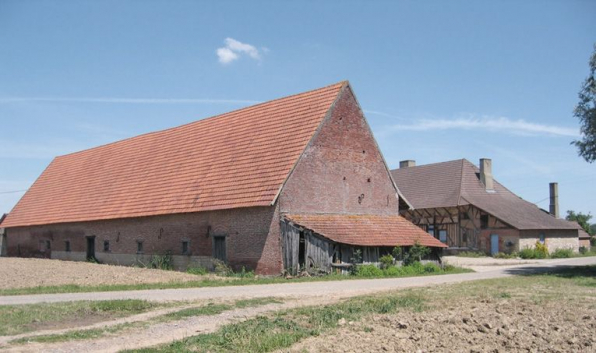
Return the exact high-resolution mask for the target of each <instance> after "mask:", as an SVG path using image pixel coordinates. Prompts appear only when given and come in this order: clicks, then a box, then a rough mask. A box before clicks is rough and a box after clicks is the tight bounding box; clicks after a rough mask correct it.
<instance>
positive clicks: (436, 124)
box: [391, 116, 579, 137]
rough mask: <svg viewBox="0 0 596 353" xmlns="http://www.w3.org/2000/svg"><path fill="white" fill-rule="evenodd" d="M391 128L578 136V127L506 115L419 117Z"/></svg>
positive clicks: (400, 129)
mask: <svg viewBox="0 0 596 353" xmlns="http://www.w3.org/2000/svg"><path fill="white" fill-rule="evenodd" d="M391 128H392V129H393V130H397V131H402V130H413V131H430V130H489V131H498V132H503V133H511V134H518V135H554V136H571V137H578V136H579V129H576V128H568V127H563V126H556V125H546V124H537V123H531V122H527V121H525V120H523V119H518V120H512V119H509V118H506V117H490V116H483V117H479V118H478V117H467V118H456V119H420V120H417V121H415V122H414V123H412V124H398V125H392V126H391Z"/></svg>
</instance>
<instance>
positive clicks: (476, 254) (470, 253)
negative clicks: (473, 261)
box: [457, 251, 486, 257]
mask: <svg viewBox="0 0 596 353" xmlns="http://www.w3.org/2000/svg"><path fill="white" fill-rule="evenodd" d="M457 256H460V257H486V254H485V253H483V252H481V251H462V252H460V253H459V254H457Z"/></svg>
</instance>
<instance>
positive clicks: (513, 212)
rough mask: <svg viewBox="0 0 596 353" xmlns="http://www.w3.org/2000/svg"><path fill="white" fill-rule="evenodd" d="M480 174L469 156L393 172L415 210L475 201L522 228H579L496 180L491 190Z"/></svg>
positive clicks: (493, 213) (500, 217) (474, 202)
mask: <svg viewBox="0 0 596 353" xmlns="http://www.w3.org/2000/svg"><path fill="white" fill-rule="evenodd" d="M478 173H479V169H478V167H476V166H475V165H474V164H472V163H471V162H470V161H468V160H466V159H458V160H455V161H449V162H442V163H435V164H428V165H422V166H416V167H408V168H401V169H395V170H392V171H391V174H392V175H393V178H394V180H395V183H396V184H397V186H398V187H399V189H400V191H401V192H402V193H403V195H404V196H405V197H406V198H407V199H408V201H409V202H410V203H411V204H412V206H413V207H414V208H415V209H417V208H418V209H422V208H438V207H455V206H462V205H468V204H472V205H474V206H475V207H477V208H479V209H481V210H483V211H485V212H487V213H490V214H491V215H493V216H495V217H497V218H498V219H500V220H501V221H503V222H505V223H507V224H509V225H511V226H512V227H514V228H517V229H520V230H529V229H575V228H576V227H575V226H574V225H573V224H570V222H567V221H565V220H563V219H557V218H555V217H553V216H552V215H550V214H548V213H546V212H544V211H542V210H541V209H539V208H538V207H537V206H536V205H534V204H532V203H530V202H528V201H525V200H523V199H521V198H520V197H519V196H517V195H516V194H514V193H513V192H511V191H509V190H508V189H507V188H505V187H504V186H503V185H501V184H500V183H499V182H497V181H496V180H495V181H494V189H495V190H494V192H493V193H489V192H487V191H486V190H485V187H484V185H483V184H482V182H481V181H480V178H479V174H478Z"/></svg>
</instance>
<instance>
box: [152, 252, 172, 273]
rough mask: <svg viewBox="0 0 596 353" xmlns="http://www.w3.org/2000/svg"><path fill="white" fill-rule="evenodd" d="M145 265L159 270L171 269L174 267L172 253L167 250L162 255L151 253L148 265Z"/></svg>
mask: <svg viewBox="0 0 596 353" xmlns="http://www.w3.org/2000/svg"><path fill="white" fill-rule="evenodd" d="M147 267H149V268H156V269H159V270H172V269H173V268H174V260H173V258H172V254H171V253H169V252H167V253H165V254H163V255H151V258H150V259H149V266H147Z"/></svg>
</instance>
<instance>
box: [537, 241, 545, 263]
mask: <svg viewBox="0 0 596 353" xmlns="http://www.w3.org/2000/svg"><path fill="white" fill-rule="evenodd" d="M547 257H548V248H547V247H546V244H542V243H541V242H539V241H537V242H536V258H537V259H546V258H547Z"/></svg>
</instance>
